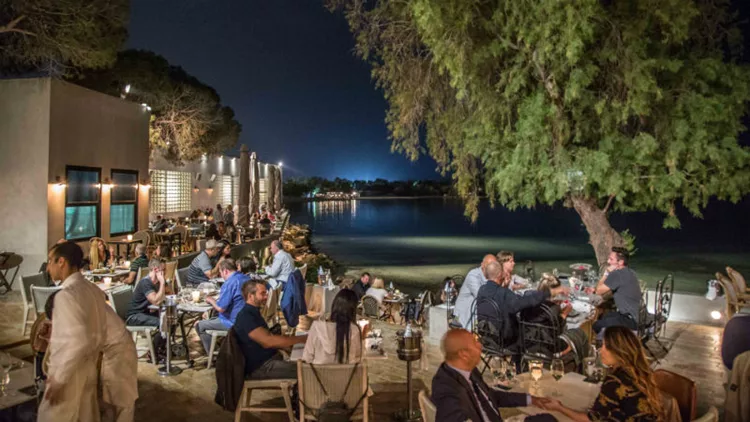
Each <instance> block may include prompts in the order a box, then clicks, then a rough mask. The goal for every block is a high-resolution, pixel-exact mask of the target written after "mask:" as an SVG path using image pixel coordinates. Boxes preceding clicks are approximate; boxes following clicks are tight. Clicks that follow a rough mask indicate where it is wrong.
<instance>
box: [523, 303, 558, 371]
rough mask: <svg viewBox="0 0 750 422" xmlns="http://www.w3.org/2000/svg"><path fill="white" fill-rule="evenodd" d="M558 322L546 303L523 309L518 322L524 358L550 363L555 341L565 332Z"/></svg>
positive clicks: (555, 314)
mask: <svg viewBox="0 0 750 422" xmlns="http://www.w3.org/2000/svg"><path fill="white" fill-rule="evenodd" d="M560 322H561V321H560V318H559V316H558V314H557V313H556V312H555V311H554V310H553V309H552V308H551V307H550V306H549V305H548V304H546V303H542V304H540V305H539V306H538V307H535V308H529V309H524V310H523V311H522V312H521V319H520V321H519V331H520V334H521V352H522V353H523V356H524V358H526V359H541V360H543V361H544V362H551V361H552V359H554V356H555V353H556V341H557V340H558V338H559V337H560V335H562V333H563V332H564V331H565V326H564V325H562V324H560ZM563 324H564V322H563Z"/></svg>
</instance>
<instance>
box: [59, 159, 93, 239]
mask: <svg viewBox="0 0 750 422" xmlns="http://www.w3.org/2000/svg"><path fill="white" fill-rule="evenodd" d="M101 175H102V173H101V169H98V168H91V167H73V166H68V167H67V168H66V169H65V178H66V180H67V182H68V188H67V189H66V191H65V238H66V239H68V240H82V239H89V238H92V237H95V236H99V235H100V234H99V233H100V231H99V207H100V206H101V185H100V183H101Z"/></svg>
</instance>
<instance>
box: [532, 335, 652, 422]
mask: <svg viewBox="0 0 750 422" xmlns="http://www.w3.org/2000/svg"><path fill="white" fill-rule="evenodd" d="M601 358H602V363H604V364H605V365H607V366H609V367H610V368H611V369H612V370H611V371H610V374H609V375H607V377H606V378H605V379H604V383H603V384H602V389H601V391H600V392H599V396H598V397H597V398H596V401H594V404H593V405H592V406H591V408H590V409H589V410H588V412H586V413H584V412H578V411H575V410H573V409H570V408H568V407H566V406H565V405H563V404H562V403H560V401H559V400H550V402H549V403H548V404H547V405H546V406H545V409H546V410H552V411H558V412H561V413H563V414H565V416H567V417H569V418H571V419H573V420H575V421H645V422H651V421H660V420H663V419H664V417H665V415H664V409H663V405H662V398H661V392H660V391H659V389H658V387H657V386H656V384H655V383H654V378H653V372H652V371H651V367H650V366H649V365H648V361H647V360H646V355H645V353H644V352H643V348H642V347H641V343H640V341H638V337H636V336H635V334H633V333H632V332H631V331H630V330H629V329H627V328H625V327H608V328H607V329H606V330H605V332H604V344H603V345H602V348H601Z"/></svg>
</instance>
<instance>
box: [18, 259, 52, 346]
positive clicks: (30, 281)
mask: <svg viewBox="0 0 750 422" xmlns="http://www.w3.org/2000/svg"><path fill="white" fill-rule="evenodd" d="M46 285H47V280H46V279H45V277H44V273H39V274H34V275H25V276H21V297H22V298H23V322H22V323H21V335H22V336H23V335H25V334H26V327H27V326H28V324H29V323H31V322H33V320H32V321H29V312H30V311H31V310H32V309H34V302H33V298H32V296H31V286H42V287H44V286H46ZM34 316H36V314H34Z"/></svg>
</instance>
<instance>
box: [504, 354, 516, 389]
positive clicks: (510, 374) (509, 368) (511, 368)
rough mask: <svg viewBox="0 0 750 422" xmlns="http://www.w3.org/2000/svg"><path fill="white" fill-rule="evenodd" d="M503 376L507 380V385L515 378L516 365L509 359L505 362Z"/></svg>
mask: <svg viewBox="0 0 750 422" xmlns="http://www.w3.org/2000/svg"><path fill="white" fill-rule="evenodd" d="M505 367H506V370H505V376H506V378H507V379H508V383H509V384H510V383H512V382H513V381H514V380H515V378H516V364H515V363H513V361H511V360H510V357H508V358H507V360H506V361H505Z"/></svg>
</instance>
